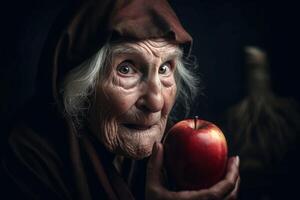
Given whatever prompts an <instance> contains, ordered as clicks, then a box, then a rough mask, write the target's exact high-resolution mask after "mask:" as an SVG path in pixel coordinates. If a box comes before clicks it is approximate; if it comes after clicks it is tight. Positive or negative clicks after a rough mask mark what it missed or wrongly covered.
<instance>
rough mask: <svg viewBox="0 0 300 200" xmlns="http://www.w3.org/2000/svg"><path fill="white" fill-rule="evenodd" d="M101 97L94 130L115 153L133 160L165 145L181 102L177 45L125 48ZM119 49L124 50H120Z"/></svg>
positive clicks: (148, 42)
mask: <svg viewBox="0 0 300 200" xmlns="http://www.w3.org/2000/svg"><path fill="white" fill-rule="evenodd" d="M120 46H123V47H126V51H125V52H124V50H123V51H116V53H114V54H113V56H112V62H111V63H110V64H111V65H110V66H109V69H110V70H109V71H110V72H109V73H108V76H107V77H105V78H104V79H103V80H101V81H100V82H99V84H98V87H97V91H96V100H95V104H94V107H93V108H94V109H92V113H91V119H92V120H91V125H92V130H93V132H94V134H96V135H97V136H98V137H99V138H100V140H101V142H102V143H103V144H104V145H105V147H106V148H107V149H109V150H110V151H111V152H113V153H116V154H119V155H125V156H127V157H130V158H133V159H142V158H144V157H147V156H149V155H150V154H151V150H152V146H153V144H154V143H155V142H156V141H157V142H159V141H161V139H162V136H163V134H164V131H165V127H166V123H167V118H168V115H169V113H170V111H171V109H172V107H173V105H174V102H175V97H176V90H177V89H176V82H175V77H174V74H175V68H176V67H175V64H176V61H177V59H178V57H179V56H180V50H179V49H178V47H177V46H176V45H173V44H170V43H168V42H166V41H164V40H145V41H141V42H138V43H122V44H120ZM116 48H118V47H116Z"/></svg>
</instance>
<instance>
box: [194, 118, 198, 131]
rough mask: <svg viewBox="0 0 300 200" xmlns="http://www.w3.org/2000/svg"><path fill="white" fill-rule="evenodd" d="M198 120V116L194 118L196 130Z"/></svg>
mask: <svg viewBox="0 0 300 200" xmlns="http://www.w3.org/2000/svg"><path fill="white" fill-rule="evenodd" d="M197 120H198V116H195V117H194V125H195V128H194V129H195V130H196V129H197Z"/></svg>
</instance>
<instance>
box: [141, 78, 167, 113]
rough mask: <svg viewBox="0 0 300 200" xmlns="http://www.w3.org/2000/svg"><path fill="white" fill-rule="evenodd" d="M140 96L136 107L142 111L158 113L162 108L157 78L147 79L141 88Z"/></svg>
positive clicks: (159, 85) (160, 89)
mask: <svg viewBox="0 0 300 200" xmlns="http://www.w3.org/2000/svg"><path fill="white" fill-rule="evenodd" d="M141 90H143V91H142V95H141V98H139V99H138V101H137V107H138V108H139V109H141V110H143V111H148V112H159V111H161V109H162V108H163V105H164V99H163V95H162V85H161V82H160V79H159V77H158V76H155V77H152V78H148V80H146V81H145V82H144V86H143V87H142V88H141Z"/></svg>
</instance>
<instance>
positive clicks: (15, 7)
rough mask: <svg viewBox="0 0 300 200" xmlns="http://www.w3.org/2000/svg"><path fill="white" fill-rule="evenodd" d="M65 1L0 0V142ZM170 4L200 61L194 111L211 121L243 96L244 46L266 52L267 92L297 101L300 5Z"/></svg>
mask: <svg viewBox="0 0 300 200" xmlns="http://www.w3.org/2000/svg"><path fill="white" fill-rule="evenodd" d="M65 3H68V1H66V0H64V1H58V0H52V1H50V0H40V1H38V0H35V1H34V0H27V1H9V2H6V3H2V5H1V16H0V19H1V21H0V22H1V31H0V32H1V35H0V36H1V37H0V46H1V48H0V55H1V68H0V81H1V82H0V90H1V93H0V112H1V113H0V116H1V118H0V120H1V123H2V124H3V125H2V126H1V127H3V128H2V130H3V131H2V130H1V131H2V132H3V133H2V134H1V138H0V139H1V146H2V144H3V143H4V142H5V139H6V132H5V125H6V124H7V123H8V122H9V120H10V119H11V117H12V116H13V115H14V113H15V112H16V111H17V110H18V109H19V108H20V107H21V106H22V105H23V104H24V103H25V102H26V101H27V100H28V99H29V98H30V97H31V96H32V94H33V93H34V90H35V75H36V67H37V62H38V59H39V56H40V51H41V49H42V47H43V42H44V40H45V39H46V36H47V31H48V30H49V28H50V26H51V22H52V21H53V19H54V18H55V16H56V14H57V12H58V11H59V9H60V8H61V6H62V5H64V4H65ZM170 3H171V4H172V5H173V6H174V9H175V11H176V13H177V15H178V17H179V18H180V19H181V21H182V24H183V25H184V27H185V28H186V29H187V31H188V32H189V33H190V34H191V35H192V37H193V38H194V45H193V55H195V56H196V57H197V60H198V63H199V76H200V77H201V86H202V87H203V90H202V93H203V95H201V96H199V97H198V98H197V102H196V104H195V109H194V110H193V113H195V114H198V115H199V116H201V117H203V118H206V119H209V120H212V121H215V120H216V119H217V118H218V117H219V116H220V115H221V114H222V113H224V111H225V110H227V109H228V108H229V107H230V106H232V105H234V104H236V103H237V102H239V101H240V100H241V99H242V98H243V97H244V96H245V93H246V91H245V74H244V50H243V49H244V47H245V46H247V45H255V46H259V47H261V48H262V49H264V50H265V51H266V52H267V54H268V58H269V62H270V67H271V68H270V69H271V80H272V89H273V91H274V92H275V93H276V94H277V95H279V96H282V97H291V98H294V99H296V101H297V102H299V97H300V96H299V90H298V86H299V85H300V84H299V82H300V79H299V78H298V68H299V64H298V57H299V55H298V54H299V53H298V52H299V51H298V48H299V46H297V44H298V42H296V41H297V40H298V37H299V36H298V34H297V29H298V26H299V22H298V12H299V11H298V10H297V7H296V6H295V5H294V4H291V2H289V1H280V3H278V2H275V1H274V2H272V3H270V2H268V1H259V0H254V1H233V0H228V1H216V0H198V1H196V0H194V1H192V0H185V1H183V0H182V1H179V0H173V1H171V2H170ZM291 180H292V179H291ZM289 184H290V185H294V184H296V183H292V182H290V183H287V186H286V187H289ZM279 188H280V187H279ZM277 189H278V188H277ZM279 190H280V189H279ZM288 191H289V190H288V189H286V188H285V189H284V192H288ZM247 192H252V191H246V192H245V191H243V194H242V199H246V197H247V196H248V194H247ZM284 192H283V193H284ZM293 192H294V193H295V191H293ZM294 193H293V194H294ZM281 195H283V194H281ZM280 197H283V196H280ZM265 199H270V197H266V198H265ZM278 199H279V197H278Z"/></svg>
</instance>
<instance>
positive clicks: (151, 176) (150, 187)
mask: <svg viewBox="0 0 300 200" xmlns="http://www.w3.org/2000/svg"><path fill="white" fill-rule="evenodd" d="M122 45H125V46H126V49H127V50H126V52H123V53H116V54H114V55H113V58H112V62H111V66H110V70H109V73H108V75H107V77H104V79H103V80H101V81H100V82H99V84H98V87H97V91H96V97H95V103H94V105H93V109H91V113H90V118H91V120H90V124H91V128H92V131H93V133H94V134H95V135H96V136H97V137H98V138H99V139H100V141H101V142H102V143H103V144H104V146H105V147H106V148H107V149H108V150H110V151H111V152H113V153H115V154H117V155H123V156H127V157H129V158H132V159H142V158H145V157H147V156H150V155H151V157H150V159H149V161H148V166H147V177H146V188H145V192H146V193H145V195H146V196H145V197H146V199H147V200H159V199H164V200H168V199H170V200H174V199H181V200H183V199H185V200H193V199H197V200H223V199H225V200H229V199H237V195H238V190H239V185H240V177H239V159H238V157H231V158H229V160H228V165H227V173H226V176H225V178H224V179H223V180H221V181H220V182H218V183H217V184H216V185H214V186H212V187H211V188H209V189H204V190H198V191H179V192H175V191H170V190H169V189H168V188H166V187H165V184H164V180H163V176H162V171H163V145H162V144H161V143H160V141H161V139H162V136H163V134H164V131H165V127H166V123H167V118H168V115H169V113H170V111H171V109H172V107H173V105H174V103H175V98H176V92H177V88H176V81H175V77H174V75H175V74H174V73H175V64H176V61H177V59H178V56H179V54H180V53H178V48H177V47H176V46H175V45H172V44H169V43H167V42H165V41H161V40H160V41H158V40H156V41H152V40H146V41H141V42H138V43H125V44H122Z"/></svg>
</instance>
